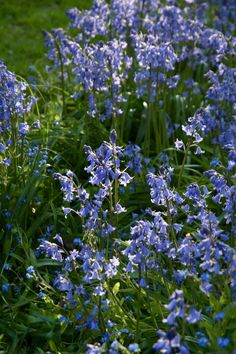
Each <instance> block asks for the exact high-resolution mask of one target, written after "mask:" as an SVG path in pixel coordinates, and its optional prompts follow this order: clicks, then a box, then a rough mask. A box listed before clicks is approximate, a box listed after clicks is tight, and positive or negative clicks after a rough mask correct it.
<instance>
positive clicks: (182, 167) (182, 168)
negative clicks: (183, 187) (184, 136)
mask: <svg viewBox="0 0 236 354" xmlns="http://www.w3.org/2000/svg"><path fill="white" fill-rule="evenodd" d="M189 149H190V142H189V143H188V144H187V146H186V150H185V154H184V158H183V162H182V165H181V169H180V172H179V178H178V188H179V187H180V183H181V178H182V175H183V172H184V166H185V162H186V159H187V156H188V152H189Z"/></svg>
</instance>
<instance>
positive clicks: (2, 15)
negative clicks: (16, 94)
mask: <svg viewBox="0 0 236 354" xmlns="http://www.w3.org/2000/svg"><path fill="white" fill-rule="evenodd" d="M90 3H91V1H90V0H53V1H50V0H1V1H0V59H1V60H3V61H4V63H5V64H6V65H7V66H8V68H9V70H12V71H15V72H16V73H17V74H19V75H22V76H27V75H28V74H29V70H28V68H29V66H30V65H35V66H36V67H38V68H41V67H42V66H44V65H45V61H44V58H45V46H44V39H43V30H48V31H49V30H51V29H52V28H57V27H63V28H65V27H66V26H67V24H68V18H67V16H66V15H65V12H66V10H67V9H68V8H71V7H78V8H79V9H82V8H89V6H90Z"/></svg>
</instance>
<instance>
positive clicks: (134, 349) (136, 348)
mask: <svg viewBox="0 0 236 354" xmlns="http://www.w3.org/2000/svg"><path fill="white" fill-rule="evenodd" d="M128 350H129V351H130V352H131V353H139V352H140V348H139V345H138V344H137V343H132V344H129V346H128Z"/></svg>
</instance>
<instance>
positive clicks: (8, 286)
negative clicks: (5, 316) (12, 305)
mask: <svg viewBox="0 0 236 354" xmlns="http://www.w3.org/2000/svg"><path fill="white" fill-rule="evenodd" d="M9 290H10V284H9V283H4V284H2V291H3V292H4V293H7V292H8V291H9Z"/></svg>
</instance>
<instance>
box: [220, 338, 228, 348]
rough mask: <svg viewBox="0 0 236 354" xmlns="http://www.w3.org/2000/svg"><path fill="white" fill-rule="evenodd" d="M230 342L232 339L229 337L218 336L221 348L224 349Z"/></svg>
mask: <svg viewBox="0 0 236 354" xmlns="http://www.w3.org/2000/svg"><path fill="white" fill-rule="evenodd" d="M229 343H230V340H229V339H228V338H225V337H218V338H217V344H218V346H219V348H221V349H224V348H226V347H227V346H228V345H229Z"/></svg>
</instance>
